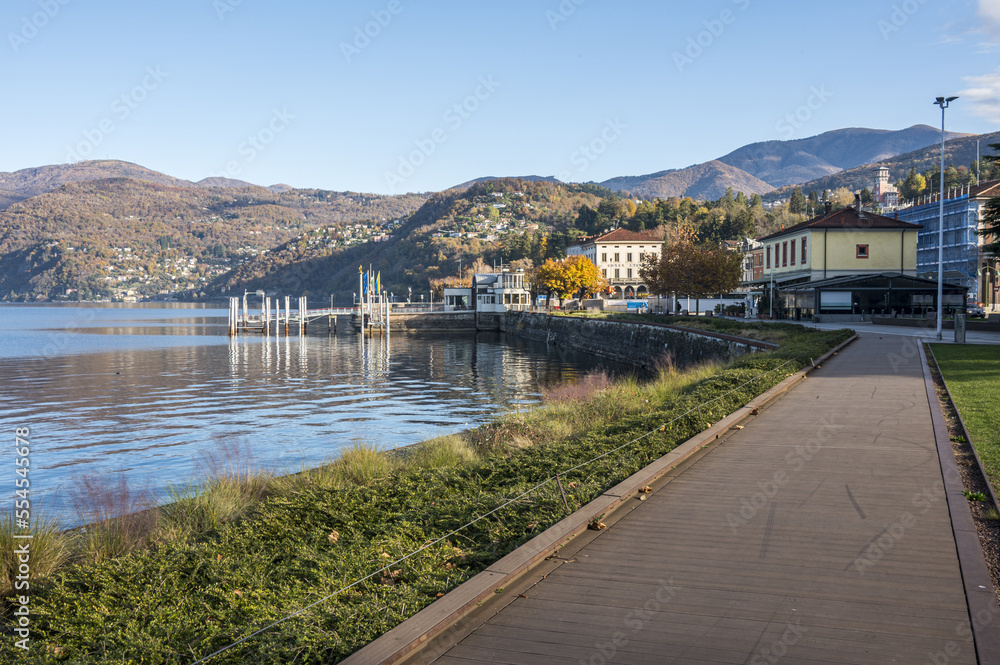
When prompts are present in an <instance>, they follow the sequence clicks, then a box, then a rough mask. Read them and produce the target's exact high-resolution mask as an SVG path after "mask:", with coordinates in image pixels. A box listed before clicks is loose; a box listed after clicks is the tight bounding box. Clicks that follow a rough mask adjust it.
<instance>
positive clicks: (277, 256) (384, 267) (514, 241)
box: [213, 178, 611, 300]
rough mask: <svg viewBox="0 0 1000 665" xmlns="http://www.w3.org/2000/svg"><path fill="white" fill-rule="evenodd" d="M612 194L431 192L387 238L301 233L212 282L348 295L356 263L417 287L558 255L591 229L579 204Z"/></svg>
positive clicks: (391, 284)
mask: <svg viewBox="0 0 1000 665" xmlns="http://www.w3.org/2000/svg"><path fill="white" fill-rule="evenodd" d="M610 194H611V192H610V191H608V190H606V189H604V188H601V187H598V186H596V185H566V184H561V183H552V182H546V181H535V182H529V181H526V180H523V179H519V178H502V179H498V180H489V181H484V182H477V183H475V184H473V185H471V186H470V187H468V188H467V189H459V188H456V189H451V190H448V191H445V192H441V193H439V194H435V195H434V196H432V197H431V198H430V199H429V200H428V201H427V202H426V203H425V204H424V205H423V207H421V208H420V210H418V211H417V212H416V213H414V214H413V215H412V216H411V217H410V218H409V219H407V220H404V221H403V223H402V224H400V225H399V226H398V227H395V228H392V229H387V233H386V235H385V236H384V237H379V238H375V239H373V240H372V241H370V242H368V243H366V244H363V245H357V246H351V247H346V248H345V247H343V246H342V245H340V244H338V239H339V238H338V236H337V234H336V233H333V232H329V231H323V230H320V231H316V232H313V233H303V234H300V235H299V236H298V237H296V238H295V239H294V240H292V241H291V242H288V243H286V244H284V245H282V246H281V247H278V248H275V250H274V251H272V252H268V253H267V254H265V255H262V256H259V257H257V258H256V259H254V260H252V261H249V262H247V263H246V264H244V265H242V266H240V267H238V268H236V269H234V270H233V272H232V273H230V274H228V275H225V276H223V277H222V278H220V279H218V280H216V281H215V282H214V283H213V287H217V288H215V290H216V292H218V291H219V290H221V288H223V287H226V288H229V289H232V290H235V291H239V292H240V293H242V290H243V289H244V288H250V289H259V288H263V289H266V290H269V291H276V292H281V293H289V294H308V295H310V296H312V297H322V298H328V297H329V295H330V294H331V293H333V294H339V296H338V300H348V299H349V298H350V294H351V293H352V292H353V291H356V290H357V275H358V266H359V265H364V266H365V267H367V266H368V265H372V266H374V267H376V268H377V269H378V270H379V271H380V272H381V274H382V283H383V284H384V285H385V288H386V289H387V290H388V291H390V292H393V293H395V294H397V295H400V294H405V293H406V292H407V288H413V289H414V292H415V293H418V292H421V291H424V290H426V289H427V288H428V287H429V286H430V285H440V283H441V282H442V281H446V280H448V279H449V278H452V277H454V276H457V275H458V274H459V260H460V259H461V261H462V272H463V273H464V274H466V275H468V274H469V269H470V268H471V267H472V266H473V264H474V263H475V262H476V261H485V262H486V263H487V264H491V263H492V262H493V261H497V260H501V259H502V260H504V261H505V262H508V263H509V262H510V261H511V260H512V259H518V258H520V259H533V260H535V261H540V260H544V259H545V258H547V257H550V256H559V255H561V253H562V252H563V250H565V247H566V245H567V244H568V243H572V242H573V241H575V239H576V238H577V237H578V236H580V235H582V234H583V233H584V232H586V231H587V229H577V228H576V226H575V223H576V219H577V215H578V211H579V209H580V208H581V206H590V207H596V206H597V205H598V204H599V203H600V201H601V199H602V198H603V197H608V196H610Z"/></svg>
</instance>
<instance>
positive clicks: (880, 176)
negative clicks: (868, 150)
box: [872, 166, 899, 211]
mask: <svg viewBox="0 0 1000 665" xmlns="http://www.w3.org/2000/svg"><path fill="white" fill-rule="evenodd" d="M872 195H873V197H874V198H875V202H876V203H878V204H879V206H881V208H882V210H883V211H885V210H895V209H896V208H897V207H898V206H899V190H898V189H896V186H895V185H893V184H892V183H891V182H889V169H888V168H886V167H885V166H880V167H879V168H877V169H875V189H874V190H873V191H872Z"/></svg>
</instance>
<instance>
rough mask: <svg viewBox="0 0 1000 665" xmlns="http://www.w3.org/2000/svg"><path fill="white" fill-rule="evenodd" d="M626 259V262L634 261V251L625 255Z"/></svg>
mask: <svg viewBox="0 0 1000 665" xmlns="http://www.w3.org/2000/svg"><path fill="white" fill-rule="evenodd" d="M625 261H626V263H632V252H629V253H628V254H626V255H625Z"/></svg>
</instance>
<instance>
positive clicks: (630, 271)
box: [628, 268, 632, 279]
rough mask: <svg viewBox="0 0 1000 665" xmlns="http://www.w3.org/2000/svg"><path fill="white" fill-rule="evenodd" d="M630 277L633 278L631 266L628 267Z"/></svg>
mask: <svg viewBox="0 0 1000 665" xmlns="http://www.w3.org/2000/svg"><path fill="white" fill-rule="evenodd" d="M628 278H629V279H632V269H631V268H629V269H628Z"/></svg>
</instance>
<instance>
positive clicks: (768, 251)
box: [767, 245, 771, 268]
mask: <svg viewBox="0 0 1000 665" xmlns="http://www.w3.org/2000/svg"><path fill="white" fill-rule="evenodd" d="M767 267H768V268H770V267H771V246H770V245H768V246H767Z"/></svg>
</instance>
